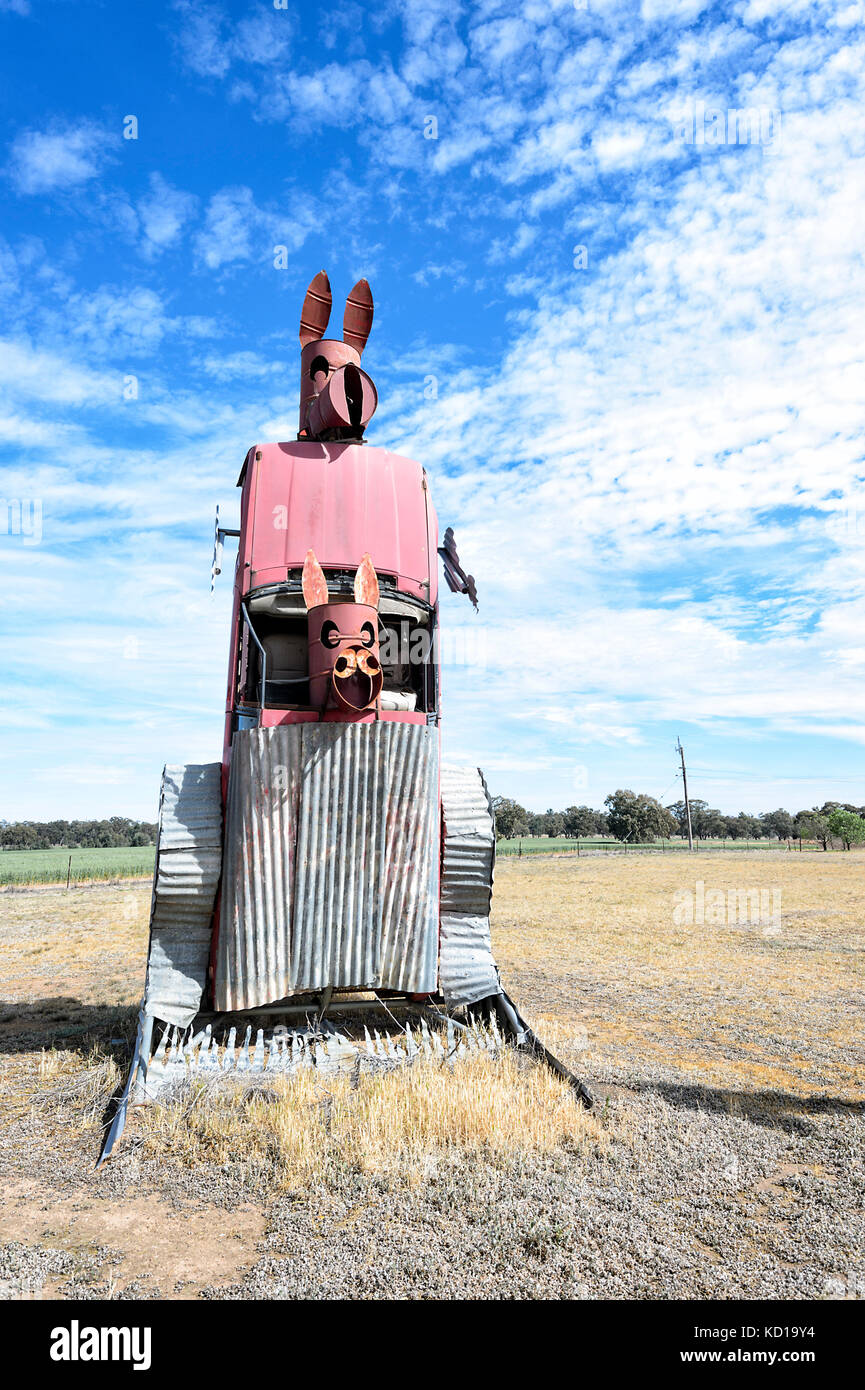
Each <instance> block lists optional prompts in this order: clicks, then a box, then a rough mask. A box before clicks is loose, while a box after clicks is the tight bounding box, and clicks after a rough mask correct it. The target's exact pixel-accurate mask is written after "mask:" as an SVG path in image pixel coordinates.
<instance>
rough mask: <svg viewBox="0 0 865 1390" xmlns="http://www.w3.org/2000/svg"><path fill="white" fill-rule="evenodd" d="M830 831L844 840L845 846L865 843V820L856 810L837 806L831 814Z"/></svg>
mask: <svg viewBox="0 0 865 1390" xmlns="http://www.w3.org/2000/svg"><path fill="white" fill-rule="evenodd" d="M829 833H830V835H836V836H837V837H838V839H839V840H842V841H843V842H844V848H845V849H849V848H850V846H851V845H861V844H865V820H863V819H862V817H861V816H859V815H857V814H856V812H855V811H846V810H844V808H843V807H841V806H837V807H836V808H835V810H834V811H832V812H831V813H830V815H829Z"/></svg>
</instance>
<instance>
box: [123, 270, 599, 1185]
mask: <svg viewBox="0 0 865 1390" xmlns="http://www.w3.org/2000/svg"><path fill="white" fill-rule="evenodd" d="M330 309H331V290H330V284H329V282H328V278H327V276H326V275H325V273H324V271H321V272H320V273H319V274H318V275H316V277H315V279H314V280H313V281H312V283H311V285H310V287H309V290H308V291H307V295H306V298H305V300H304V304H303V309H302V312H301V320H300V341H301V345H302V350H301V382H300V427H299V431H298V435H297V439H296V440H294V441H292V442H290V443H276V444H259V445H256V446H255V447H254V448H252V449H250V451H249V453H248V454H247V456H246V459H245V462H244V464H243V468H242V470H241V474H240V479H239V482H238V486H239V487H241V488H242V495H241V504H240V529H239V531H230V530H226V529H224V528H221V527H220V526H219V522H218V517H217V531H216V544H215V548H214V564H213V572H214V574H218V573H219V571H220V569H221V564H222V547H223V542H224V539H225V537H226V536H229V535H231V536H237V539H238V556H237V564H236V567H235V580H234V605H233V613H232V622H231V643H230V650H229V668H228V691H227V697H226V712H225V739H224V747H223V755H222V760H221V762H214V763H207V764H204V765H199V764H193V765H186V766H180V767H172V766H169V767H166V768H165V772H164V775H163V782H162V793H161V799H160V810H159V834H158V842H157V851H156V869H155V874H154V883H153V898H152V907H151V917H150V949H149V953H148V962H147V978H146V986H145V992H144V1001H143V1004H142V1006H141V1012H140V1015H139V1024H138V1032H137V1037H136V1041H135V1047H134V1054H133V1059H132V1065H131V1067H130V1071H129V1076H128V1079H127V1082H126V1085H125V1088H124V1091H123V1094H122V1096H121V1097H120V1100H119V1102H118V1104H117V1106H116V1109H115V1113H114V1117H113V1120H112V1122H111V1125H110V1128H109V1130H108V1133H107V1135H106V1139H105V1144H104V1147H103V1152H102V1154H101V1156H100V1162H103V1161H104V1159H105V1158H107V1157H108V1155H109V1154H110V1153H111V1150H112V1148H113V1147H114V1145H115V1144H116V1142H117V1139H118V1138H119V1136H120V1134H121V1132H122V1130H123V1126H124V1124H125V1119H126V1112H127V1106H128V1105H129V1104H130V1103H136V1102H141V1101H145V1100H149V1099H155V1098H158V1097H160V1096H162V1095H164V1094H165V1093H166V1091H167V1090H169V1089H170V1088H171V1087H172V1086H173V1085H174V1083H175V1082H176V1081H178V1080H183V1079H185V1078H187V1077H189V1076H190V1075H191V1074H192V1075H195V1074H199V1073H201V1074H202V1075H208V1076H216V1075H217V1074H222V1075H227V1074H231V1075H234V1076H242V1075H243V1074H244V1073H246V1072H250V1073H260V1072H268V1073H269V1072H279V1073H283V1074H291V1073H292V1072H293V1071H295V1070H296V1069H297V1068H298V1067H301V1066H309V1065H313V1066H317V1067H320V1068H322V1069H323V1070H327V1069H334V1068H339V1067H341V1066H344V1065H345V1064H346V1062H348V1063H350V1064H351V1065H352V1066H365V1065H368V1066H379V1065H381V1066H393V1065H397V1064H400V1063H402V1062H405V1061H411V1060H412V1059H413V1057H414V1056H416V1055H418V1054H422V1053H428V1054H430V1055H435V1054H436V1053H438V1054H441V1055H443V1056H444V1055H447V1054H453V1053H462V1052H465V1051H471V1050H473V1049H475V1048H479V1047H483V1048H487V1049H490V1048H491V1049H493V1050H497V1049H498V1048H500V1047H501V1046H502V1045H503V1044H504V1043H505V1042H508V1043H512V1044H515V1045H516V1046H518V1047H520V1048H523V1049H526V1050H528V1051H530V1052H532V1053H534V1054H535V1055H536V1056H538V1057H539V1058H541V1059H543V1060H544V1061H546V1062H547V1063H548V1064H549V1065H551V1066H552V1067H553V1068H554V1069H555V1070H556V1071H557V1072H558V1073H559V1074H560V1075H561V1076H563V1077H565V1078H566V1079H567V1080H568V1081H569V1082H570V1083H571V1085H572V1086H573V1087H574V1089H575V1091H576V1094H577V1096H578V1098H579V1100H580V1101H581V1102H583V1103H584V1104H586V1105H590V1104H591V1096H590V1094H589V1092H588V1091H587V1090H586V1088H585V1086H584V1085H583V1084H582V1082H580V1081H579V1080H578V1079H577V1078H576V1077H574V1076H572V1075H571V1073H570V1072H569V1071H568V1070H567V1069H566V1068H565V1067H564V1066H562V1064H561V1063H560V1062H558V1061H557V1060H556V1059H555V1058H554V1057H553V1056H552V1055H551V1054H550V1053H549V1052H547V1050H546V1049H545V1048H544V1047H543V1046H542V1044H541V1043H540V1042H539V1041H538V1039H537V1038H536V1037H535V1035H534V1034H533V1033H532V1031H531V1029H530V1028H529V1027H528V1025H527V1024H526V1022H525V1020H524V1019H523V1018H522V1017H521V1016H520V1014H519V1012H518V1010H517V1008H516V1006H515V1005H514V1004H513V1002H512V1001H511V1000H510V999H509V998H508V996H507V994H505V992H504V990H503V989H502V986H501V982H500V979H499V972H498V970H497V968H496V965H495V962H494V960H493V954H492V947H491V942H490V926H489V915H490V900H491V892H492V882H493V865H494V858H495V822H494V816H493V810H492V805H491V802H490V796H489V792H488V790H487V785H486V782H485V781H484V778H483V775H482V773H481V772H480V771H479V770H478V769H476V768H473V767H454V766H449V765H446V764H442V763H441V760H440V728H439V722H440V701H439V665H438V643H437V633H438V623H439V600H438V580H437V556H438V554H441V555H442V558H443V560H444V566H445V576H446V579H447V582H448V585H449V587H450V589H451V590H453V591H455V592H462V593H466V594H467V595H468V596H469V597H470V599H471V601H472V603H473V604H474V605H475V607H477V591H476V587H475V581H474V578H473V577H472V576H471V575H467V574H466V573H465V572H464V571H463V569H462V567H461V565H460V562H459V556H458V554H457V550H456V545H455V542H454V538H453V532H452V531H451V530H450V529H448V530H447V531H446V533H445V540H444V545H443V546H442V548H441V550H439V549H438V522H437V519H436V514H435V511H434V510H433V505H432V499H431V497H430V490H429V485H428V481H427V477H426V473H425V472H424V469H423V468H422V467H421V465H420V464H419V463H416V462H415V461H414V460H413V459H410V458H405V457H402V456H400V455H398V454H392V453H389V452H388V451H387V450H385V449H381V448H375V447H372V446H370V445H368V444H366V443H365V442H364V438H363V436H364V431H365V429H366V426H367V424H368V423H369V420H370V418H371V417H372V414H373V412H374V411H375V408H376V404H377V393H376V389H375V386H374V385H373V383H372V381H371V379H370V377H369V376H368V375H367V373H366V372H365V371H363V369H362V368H361V365H360V362H361V356H362V354H363V350H364V348H365V346H366V341H367V338H368V336H369V331H370V328H371V326H372V319H373V300H372V294H371V293H370V288H369V285H368V284H367V282H366V281H365V280H360V281H359V282H358V284H357V285H355V287H354V289H353V290H352V291H351V294H350V295H349V297H348V302H347V304H346V310H345V318H344V320H343V336H342V338H341V339H334V338H325V337H324V333H325V330H326V328H327V324H328V320H329V317H330ZM397 1019H398V1020H399V1030H398V1031H397V1032H395V1031H394V1028H393V1024H394V1021H395V1020H397ZM337 1020H341V1022H340V1026H337V1022H336V1021H337ZM373 1023H375V1024H376V1025H377V1026H375V1027H373V1031H372V1033H370V1031H369V1027H368V1025H371V1024H373ZM384 1024H387V1025H388V1026H386V1027H384V1026H383V1025H384ZM431 1025H432V1026H431Z"/></svg>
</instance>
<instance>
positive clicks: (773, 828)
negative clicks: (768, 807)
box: [760, 809, 793, 840]
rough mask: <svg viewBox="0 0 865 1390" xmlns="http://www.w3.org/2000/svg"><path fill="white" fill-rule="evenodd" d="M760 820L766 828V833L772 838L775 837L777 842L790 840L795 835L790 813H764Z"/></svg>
mask: <svg viewBox="0 0 865 1390" xmlns="http://www.w3.org/2000/svg"><path fill="white" fill-rule="evenodd" d="M760 820H761V821H762V823H763V825H764V827H765V831H764V833H765V834H766V835H768V836H770V837H771V836H772V835H774V837H775V839H776V840H789V839H790V836H791V835H792V834H793V817H792V816H791V815H790V812H789V811H784V810H783V809H779V810H777V811H764V812H763V814H762V816H761V817H760Z"/></svg>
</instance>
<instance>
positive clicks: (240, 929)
mask: <svg viewBox="0 0 865 1390" xmlns="http://www.w3.org/2000/svg"><path fill="white" fill-rule="evenodd" d="M437 738H438V735H437V731H436V730H435V729H431V728H427V727H425V726H423V725H417V724H412V725H409V724H399V723H393V722H390V721H378V722H375V723H372V724H337V723H329V724H295V725H282V726H279V727H276V728H269V729H250V730H246V731H242V732H240V733H238V734H236V735H235V740H234V745H233V749H232V759H231V776H230V779H229V794H228V811H227V827H226V838H225V846H226V848H225V872H224V880H223V896H222V905H221V912H220V919H221V920H220V932H219V944H218V948H217V960H216V980H215V995H216V1000H215V1002H216V1007H217V1008H218V1009H220V1010H226V1011H229V1010H232V1009H238V1008H252V1007H255V1006H256V1005H259V1004H266V1003H271V1002H273V1001H274V1000H276V999H283V998H286V997H287V996H289V995H292V994H297V993H302V992H304V991H307V990H320V989H325V988H327V987H328V986H329V985H330V986H334V987H335V988H369V987H381V988H389V989H405V990H408V991H411V992H417V993H425V992H428V991H431V990H434V989H435V987H436V958H437V947H438V851H439V833H438V797H437V791H436V771H437V762H438V758H437V750H438V744H437Z"/></svg>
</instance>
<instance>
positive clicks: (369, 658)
mask: <svg viewBox="0 0 865 1390" xmlns="http://www.w3.org/2000/svg"><path fill="white" fill-rule="evenodd" d="M357 664H358V669H359V670H361V671H363V674H364V675H365V676H377V675H378V673H379V671H380V670H381V666H380V665H379V662H378V658H377V657H375V656H373V654H372V652H363V651H361V652H358V654H357Z"/></svg>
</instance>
